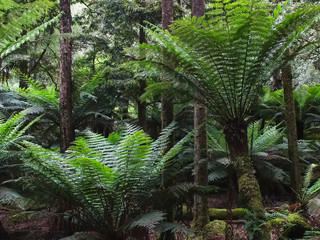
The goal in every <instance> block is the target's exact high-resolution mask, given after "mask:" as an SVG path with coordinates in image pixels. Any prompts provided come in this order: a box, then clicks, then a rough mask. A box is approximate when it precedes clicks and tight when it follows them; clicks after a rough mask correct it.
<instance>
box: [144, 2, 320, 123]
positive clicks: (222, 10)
mask: <svg viewBox="0 0 320 240" xmlns="http://www.w3.org/2000/svg"><path fill="white" fill-rule="evenodd" d="M213 6H214V9H215V10H213V11H212V12H209V13H208V14H207V15H208V17H207V18H210V19H209V20H204V19H202V18H200V19H197V20H196V19H195V18H193V19H186V20H180V21H176V22H175V23H174V24H173V25H172V27H171V29H172V34H173V35H174V36H172V35H170V34H169V33H168V32H167V33H166V32H162V31H161V30H160V29H157V28H156V27H155V26H151V29H146V31H147V33H148V35H149V36H150V38H151V39H152V41H154V42H155V43H156V44H157V45H146V44H143V45H141V47H140V48H143V49H144V50H145V54H146V55H145V56H146V59H147V63H148V64H149V66H150V65H152V66H154V67H159V68H161V67H164V69H165V70H166V72H168V71H169V72H170V71H171V72H175V74H176V75H175V79H180V80H182V79H183V81H187V82H189V83H190V84H191V85H192V86H196V87H197V88H199V90H200V91H201V92H202V93H203V94H204V96H205V97H206V98H207V101H208V104H209V105H210V106H211V107H210V109H211V110H215V111H214V112H215V114H216V115H218V116H217V119H218V120H223V121H224V122H227V121H230V120H233V119H243V118H245V117H246V116H247V115H248V114H249V113H250V111H251V109H252V107H253V105H254V104H255V102H256V97H257V94H258V93H259V92H261V86H262V84H263V81H261V80H263V79H262V76H263V74H264V71H265V69H266V68H269V67H271V66H272V65H273V64H274V62H275V60H277V59H279V58H280V57H281V54H282V53H283V52H284V51H285V50H286V49H287V48H288V47H289V46H290V45H291V44H292V43H293V42H294V41H295V39H297V37H298V36H299V35H300V34H301V31H303V30H305V29H307V28H308V27H309V25H310V24H311V23H312V22H313V21H314V19H315V17H316V16H317V14H318V12H319V8H317V7H308V8H305V9H298V10H297V11H295V12H293V13H291V14H288V15H286V16H285V19H284V20H283V21H280V19H279V18H278V16H276V15H277V14H275V16H271V15H270V14H269V12H268V7H267V6H266V5H265V4H264V3H263V2H260V1H236V2H234V1H231V2H221V1H215V3H214V4H213ZM162 48H163V50H162ZM140 52H141V50H139V53H140ZM162 52H164V53H165V54H164V57H162ZM173 62H176V64H172V63H173ZM145 64H146V62H142V65H145ZM172 66H179V67H177V68H172ZM172 76H173V75H172Z"/></svg>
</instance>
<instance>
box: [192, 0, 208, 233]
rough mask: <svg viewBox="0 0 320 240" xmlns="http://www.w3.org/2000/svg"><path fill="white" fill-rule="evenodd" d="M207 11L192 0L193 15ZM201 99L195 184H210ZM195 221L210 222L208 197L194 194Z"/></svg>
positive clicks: (200, 2) (201, 224) (201, 3)
mask: <svg viewBox="0 0 320 240" xmlns="http://www.w3.org/2000/svg"><path fill="white" fill-rule="evenodd" d="M204 13H205V2H204V0H192V15H193V16H195V17H196V18H199V17H202V16H203V15H204ZM199 100H203V99H202V96H201V94H200V93H199V92H196V93H195V103H194V128H195V135H194V163H195V167H194V183H195V185H200V186H207V185H208V161H207V126H206V123H207V108H206V106H205V105H204V104H202V103H200V101H199ZM193 223H194V227H195V228H196V229H202V228H203V227H204V226H205V225H206V224H208V223H209V212H208V198H207V197H205V196H199V195H197V194H196V195H195V196H194V205H193Z"/></svg>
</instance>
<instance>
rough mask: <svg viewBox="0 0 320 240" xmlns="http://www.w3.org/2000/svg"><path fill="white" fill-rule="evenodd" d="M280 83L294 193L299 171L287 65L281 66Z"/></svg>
mask: <svg viewBox="0 0 320 240" xmlns="http://www.w3.org/2000/svg"><path fill="white" fill-rule="evenodd" d="M282 84H283V95H284V104H285V120H286V125H287V137H288V154H289V160H290V161H291V163H292V164H291V174H290V178H291V185H292V188H293V190H294V192H295V194H299V193H300V191H301V171H300V163H299V151H298V140H297V126H296V120H295V119H296V113H295V104H294V97H293V87H292V70H291V66H290V65H287V66H285V67H283V68H282Z"/></svg>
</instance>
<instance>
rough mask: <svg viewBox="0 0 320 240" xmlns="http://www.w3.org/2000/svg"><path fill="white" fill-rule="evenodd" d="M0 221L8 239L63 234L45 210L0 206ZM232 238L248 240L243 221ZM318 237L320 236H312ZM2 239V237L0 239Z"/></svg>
mask: <svg viewBox="0 0 320 240" xmlns="http://www.w3.org/2000/svg"><path fill="white" fill-rule="evenodd" d="M226 203H227V196H226V195H225V194H217V195H215V196H214V197H212V198H209V207H214V208H225V206H226ZM265 203H266V205H267V207H278V206H280V205H283V204H286V203H287V202H284V201H279V200H277V199H275V198H267V199H266V200H265ZM0 222H1V223H2V225H3V227H4V228H5V230H6V231H7V232H8V233H9V235H10V237H9V239H8V240H58V239H60V238H63V237H64V235H63V234H59V233H57V232H55V231H51V229H50V226H52V223H51V222H50V220H49V217H48V212H47V211H45V210H42V211H40V212H39V211H38V212H37V214H36V215H34V216H32V214H31V215H28V216H27V215H25V216H17V215H16V214H14V213H13V212H12V210H11V209H8V208H5V207H0ZM312 225H314V226H316V227H317V228H319V229H320V219H316V220H313V222H312ZM232 226H233V235H234V239H237V240H248V239H249V238H248V233H247V231H246V230H245V226H244V221H238V222H237V223H236V224H233V225H232ZM177 239H178V240H185V237H182V236H178V237H177ZM212 239H216V240H224V239H225V238H224V236H217V237H216V238H212ZM278 239H279V238H278V236H277V234H276V233H273V234H272V239H271V240H278ZM314 239H320V238H314ZM0 240H2V239H0Z"/></svg>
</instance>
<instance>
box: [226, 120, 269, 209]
mask: <svg viewBox="0 0 320 240" xmlns="http://www.w3.org/2000/svg"><path fill="white" fill-rule="evenodd" d="M247 127H248V125H247V123H245V122H242V121H237V120H235V121H233V122H229V123H227V124H226V125H225V126H224V134H225V137H226V141H227V144H228V147H229V151H230V158H231V161H232V162H233V164H234V166H235V169H236V174H237V179H238V189H239V200H240V202H241V203H242V204H243V205H244V206H245V207H248V208H250V209H252V210H253V211H255V212H258V213H262V212H263V204H262V196H261V192H260V187H259V184H258V181H257V178H256V176H255V174H254V168H253V163H252V159H251V158H250V157H249V148H248V136H247Z"/></svg>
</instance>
